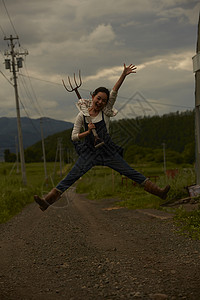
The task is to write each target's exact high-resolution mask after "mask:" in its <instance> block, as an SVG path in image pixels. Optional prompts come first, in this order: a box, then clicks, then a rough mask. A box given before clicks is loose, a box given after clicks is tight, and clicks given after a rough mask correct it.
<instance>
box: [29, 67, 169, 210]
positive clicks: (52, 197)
mask: <svg viewBox="0 0 200 300" xmlns="http://www.w3.org/2000/svg"><path fill="white" fill-rule="evenodd" d="M133 73H136V67H135V65H132V64H131V65H129V66H126V65H125V64H124V69H123V72H122V74H121V76H120V77H119V79H118V80H117V82H116V83H115V85H114V87H113V89H112V91H111V92H109V90H108V89H107V88H105V87H99V88H97V89H96V90H95V91H94V92H93V94H92V99H91V100H86V99H80V100H79V101H78V103H77V107H78V108H79V113H78V115H77V117H76V120H75V123H74V127H73V130H72V136H71V138H72V142H73V144H74V146H75V149H76V152H77V153H78V155H79V157H78V160H77V161H76V163H75V165H74V166H73V168H72V169H71V171H70V172H69V173H68V174H67V176H66V177H65V178H64V179H62V180H61V181H60V182H59V183H58V185H57V186H56V187H54V188H53V189H52V190H51V191H50V192H49V193H48V194H47V195H46V196H45V197H42V198H41V197H39V196H38V195H35V196H34V199H35V201H36V203H37V204H39V207H40V209H41V210H42V211H45V210H46V209H47V208H48V207H49V206H50V205H52V204H53V203H54V202H55V201H57V200H58V199H59V198H60V197H61V195H62V193H64V192H65V191H66V190H67V189H68V188H69V187H70V186H71V185H72V184H73V183H75V182H76V181H77V180H78V179H79V178H80V177H81V176H83V175H84V174H85V173H86V172H87V171H89V170H90V169H91V168H92V167H94V166H100V165H101V166H107V167H110V168H112V169H114V170H115V171H117V172H119V173H120V174H121V175H124V176H126V177H128V178H130V179H131V180H133V181H135V182H137V183H138V184H140V185H141V186H143V187H144V190H145V191H147V192H149V193H151V194H154V195H156V196H158V197H160V198H161V199H166V197H167V193H168V191H169V189H170V186H169V185H167V186H166V187H165V188H162V189H161V188H159V187H158V186H157V185H156V184H154V183H153V182H151V181H150V180H149V178H146V177H145V176H144V175H143V174H141V173H139V172H138V171H136V170H134V169H133V168H131V167H130V166H129V165H128V163H127V162H126V161H125V160H124V159H123V157H122V151H121V150H122V149H121V148H120V147H119V146H118V145H116V144H115V143H114V142H113V141H112V139H111V137H110V135H109V121H110V117H113V116H115V115H116V111H115V110H114V109H113V106H114V103H115V101H116V97H117V92H118V90H119V88H120V86H121V85H122V83H123V82H124V80H125V78H126V76H128V75H129V74H133ZM82 128H83V132H82V131H81V129H82ZM94 129H95V131H96V133H97V136H98V138H99V140H100V141H101V143H100V144H101V145H100V146H99V147H98V144H97V143H96V136H95V135H94ZM82 139H83V140H84V142H81V141H80V140H82Z"/></svg>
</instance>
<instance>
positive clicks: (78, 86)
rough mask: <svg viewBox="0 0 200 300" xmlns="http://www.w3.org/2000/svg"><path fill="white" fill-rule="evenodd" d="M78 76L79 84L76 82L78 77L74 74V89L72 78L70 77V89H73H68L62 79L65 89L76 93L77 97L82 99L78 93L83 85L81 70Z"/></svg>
mask: <svg viewBox="0 0 200 300" xmlns="http://www.w3.org/2000/svg"><path fill="white" fill-rule="evenodd" d="M78 75H79V84H78V83H77V81H76V75H75V73H74V85H75V86H74V87H73V85H72V83H71V80H70V77H69V76H68V81H69V85H70V88H71V89H68V88H67V86H66V85H65V82H64V80H63V79H62V82H63V85H64V87H65V89H66V90H67V91H68V92H75V93H76V95H77V97H78V99H81V95H80V94H79V91H78V88H80V86H81V85H82V80H81V71H80V70H79V72H78Z"/></svg>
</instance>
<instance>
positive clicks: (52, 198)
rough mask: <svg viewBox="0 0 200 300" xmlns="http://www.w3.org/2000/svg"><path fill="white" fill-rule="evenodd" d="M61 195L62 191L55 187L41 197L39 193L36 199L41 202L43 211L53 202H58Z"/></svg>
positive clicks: (38, 202)
mask: <svg viewBox="0 0 200 300" xmlns="http://www.w3.org/2000/svg"><path fill="white" fill-rule="evenodd" d="M60 196H61V192H60V191H58V190H57V189H56V188H53V189H52V190H51V191H50V192H49V193H48V194H47V195H46V196H45V197H43V198H40V197H39V196H38V195H35V196H34V200H35V202H36V203H37V204H39V206H40V209H41V210H42V211H44V210H46V209H47V208H48V207H49V206H50V205H51V204H53V203H54V202H56V201H57V200H58V199H59V198H60Z"/></svg>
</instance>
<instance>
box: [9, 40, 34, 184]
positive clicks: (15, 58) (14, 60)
mask: <svg viewBox="0 0 200 300" xmlns="http://www.w3.org/2000/svg"><path fill="white" fill-rule="evenodd" d="M4 40H9V41H10V51H7V52H6V53H5V55H6V56H7V57H8V56H11V60H10V59H5V67H6V69H10V71H11V72H12V73H13V80H14V89H15V100H16V110H17V129H18V140H19V150H20V161H21V172H22V182H23V184H24V185H27V179H26V167H25V159H24V148H23V138H22V129H21V120H20V109H19V95H18V87H17V71H18V70H19V68H22V61H23V58H22V57H21V55H27V54H28V52H24V53H19V52H17V51H16V52H15V45H14V40H18V37H13V36H12V35H10V37H9V38H6V37H5V38H4Z"/></svg>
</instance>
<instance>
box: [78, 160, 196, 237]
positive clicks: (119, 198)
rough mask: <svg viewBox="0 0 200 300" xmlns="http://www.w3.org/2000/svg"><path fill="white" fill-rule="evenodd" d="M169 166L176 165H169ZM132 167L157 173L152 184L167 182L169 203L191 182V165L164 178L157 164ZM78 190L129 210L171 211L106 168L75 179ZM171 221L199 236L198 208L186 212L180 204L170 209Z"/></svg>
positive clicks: (192, 175) (183, 196) (182, 231)
mask: <svg viewBox="0 0 200 300" xmlns="http://www.w3.org/2000/svg"><path fill="white" fill-rule="evenodd" d="M171 168H172V169H173V168H176V167H173V166H171ZM135 169H137V170H138V171H141V172H142V173H143V174H145V176H147V177H149V176H150V177H152V180H153V179H154V178H153V176H155V175H156V176H159V179H157V181H156V184H157V185H158V186H160V187H164V186H165V185H166V184H170V186H171V189H170V192H169V195H168V199H170V202H174V201H176V200H180V199H182V198H185V197H188V192H187V189H186V187H187V186H189V185H192V184H194V183H195V173H194V169H193V167H191V166H185V167H182V168H179V172H178V174H177V175H176V176H175V177H174V178H168V177H166V176H165V175H164V174H163V170H162V169H161V168H160V166H156V165H152V166H149V165H138V166H135ZM77 192H78V193H87V196H88V197H89V198H90V199H95V200H100V199H102V198H115V199H116V205H119V206H122V207H127V208H130V209H144V208H155V209H163V210H167V211H171V209H170V208H161V207H160V204H162V203H163V200H161V199H159V198H158V197H156V196H154V195H151V194H148V193H146V192H145V191H144V190H143V188H141V187H140V186H139V185H133V184H132V182H131V180H127V182H126V181H124V182H123V184H122V177H121V175H119V174H118V173H116V172H113V171H112V170H110V169H108V168H100V167H96V168H94V169H92V170H91V171H90V172H89V173H88V174H86V175H84V177H83V178H82V179H81V180H80V181H79V183H78V186H77ZM173 212H174V213H175V222H176V225H177V226H178V228H179V230H178V232H179V233H182V234H184V235H187V236H190V237H192V238H196V239H200V210H196V211H193V212H187V211H185V210H184V209H183V207H180V208H179V209H176V210H174V209H173Z"/></svg>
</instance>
